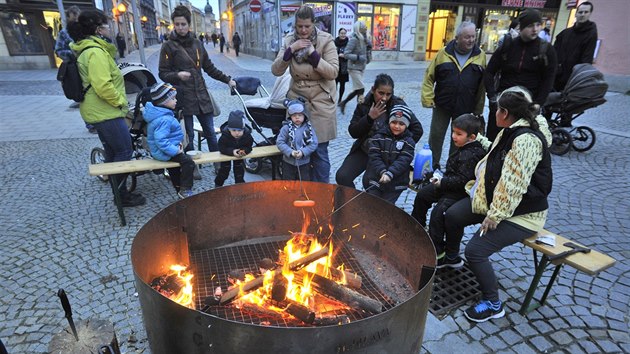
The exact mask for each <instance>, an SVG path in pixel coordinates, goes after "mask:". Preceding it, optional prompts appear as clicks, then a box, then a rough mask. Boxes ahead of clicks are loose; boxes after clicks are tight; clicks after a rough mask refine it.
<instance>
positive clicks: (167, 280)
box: [151, 274, 186, 297]
mask: <svg viewBox="0 0 630 354" xmlns="http://www.w3.org/2000/svg"><path fill="white" fill-rule="evenodd" d="M184 286H186V283H185V282H184V281H183V280H182V279H181V278H179V277H178V276H177V274H170V275H166V274H165V275H160V276H158V277H155V278H154V279H153V280H152V281H151V287H152V288H153V289H155V290H157V291H158V292H160V293H161V294H162V295H165V296H167V297H170V296H172V295H174V294H177V293H179V292H180V291H181V290H182V288H183V287H184Z"/></svg>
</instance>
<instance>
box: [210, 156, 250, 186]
mask: <svg viewBox="0 0 630 354" xmlns="http://www.w3.org/2000/svg"><path fill="white" fill-rule="evenodd" d="M232 164H234V182H235V183H244V182H245V164H244V161H243V160H235V161H223V162H221V167H220V168H219V172H217V177H216V178H215V179H214V185H215V187H221V186H223V183H225V180H226V179H227V178H228V176H229V175H230V167H231V166H232Z"/></svg>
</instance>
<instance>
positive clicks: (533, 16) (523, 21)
mask: <svg viewBox="0 0 630 354" xmlns="http://www.w3.org/2000/svg"><path fill="white" fill-rule="evenodd" d="M535 22H538V23H542V16H541V15H540V11H538V10H535V9H527V10H525V11H523V12H521V14H520V15H518V23H519V27H520V28H521V30H524V29H525V27H527V26H529V25H531V24H532V23H535Z"/></svg>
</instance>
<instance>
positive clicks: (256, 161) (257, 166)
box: [245, 158, 262, 174]
mask: <svg viewBox="0 0 630 354" xmlns="http://www.w3.org/2000/svg"><path fill="white" fill-rule="evenodd" d="M261 169H262V159H260V158H253V159H245V171H247V172H249V173H253V174H258V173H259V172H260V170H261Z"/></svg>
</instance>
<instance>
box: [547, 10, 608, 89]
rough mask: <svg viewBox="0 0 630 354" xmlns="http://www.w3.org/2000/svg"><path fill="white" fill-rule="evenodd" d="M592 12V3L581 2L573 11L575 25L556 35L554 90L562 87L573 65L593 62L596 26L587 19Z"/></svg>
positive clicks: (554, 45) (567, 79)
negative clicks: (556, 55)
mask: <svg viewBox="0 0 630 354" xmlns="http://www.w3.org/2000/svg"><path fill="white" fill-rule="evenodd" d="M592 12H593V4H592V3H590V2H588V1H585V2H583V3H581V4H580V6H578V8H577V11H576V12H575V25H573V27H569V28H567V29H565V30H563V31H562V32H560V34H558V36H557V37H556V42H555V43H554V44H553V47H554V48H555V50H556V53H557V54H558V72H557V73H556V82H555V84H554V88H555V89H556V91H562V90H563V89H564V86H566V84H567V81H569V76H571V71H572V70H573V67H574V66H575V65H577V64H582V63H588V64H593V56H594V53H595V46H596V44H597V26H596V25H595V23H594V22H591V21H589V18H590V17H591V13H592Z"/></svg>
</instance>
